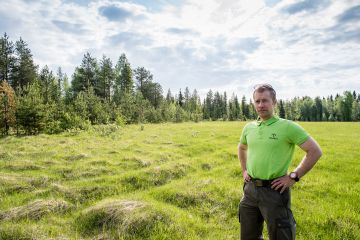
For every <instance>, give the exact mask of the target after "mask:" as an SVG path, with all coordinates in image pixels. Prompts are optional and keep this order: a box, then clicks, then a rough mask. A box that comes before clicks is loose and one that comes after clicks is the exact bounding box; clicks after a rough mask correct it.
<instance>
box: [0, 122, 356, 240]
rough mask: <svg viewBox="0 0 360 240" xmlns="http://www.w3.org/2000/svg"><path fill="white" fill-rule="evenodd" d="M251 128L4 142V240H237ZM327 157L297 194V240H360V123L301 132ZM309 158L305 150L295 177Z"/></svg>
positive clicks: (188, 127)
mask: <svg viewBox="0 0 360 240" xmlns="http://www.w3.org/2000/svg"><path fill="white" fill-rule="evenodd" d="M244 124H245V123H244V122H199V123H181V124H170V123H168V124H144V125H126V126H125V127H114V126H98V127H96V128H92V127H91V128H90V129H88V130H86V131H80V130H71V131H67V132H64V133H61V134H57V135H56V134H55V135H45V134H40V135H37V136H23V137H15V136H7V137H3V138H1V139H0V239H2V240H10V239H31V240H45V239H59V240H60V239H84V240H90V239H129V240H136V239H138V240H140V239H175V240H176V239H181V240H185V239H187V240H195V239H214V240H221V239H238V236H239V223H238V219H237V210H238V203H239V200H240V198H241V197H242V184H243V181H242V176H241V170H240V166H239V162H238V160H237V155H236V152H237V143H238V139H239V135H240V133H241V129H242V127H243V126H244ZM301 125H302V126H304V127H305V129H307V130H308V131H309V133H310V134H311V135H312V136H314V138H315V139H317V140H318V142H319V143H320V145H321V146H322V149H323V157H322V158H321V160H320V161H319V162H318V164H317V165H316V166H315V168H314V169H313V170H312V171H311V172H310V173H309V174H308V175H306V176H305V177H304V178H303V179H301V181H300V182H299V183H297V184H296V185H295V186H294V187H293V191H292V194H293V195H292V208H293V212H294V215H295V218H296V221H297V239H300V240H309V239H310V240H311V239H314V240H315V239H328V240H333V239H350V240H351V239H354V240H355V239H360V216H359V212H360V205H359V203H358V200H359V195H360V190H359V189H360V186H359V185H360V183H359V182H360V181H359V177H358V174H357V173H358V172H359V170H360V169H359V164H358V161H359V159H360V152H359V151H357V148H358V146H360V136H359V133H360V125H359V123H330V122H329V123H301ZM302 156H303V153H302V151H301V150H300V149H297V150H296V152H295V156H294V162H293V164H292V165H291V169H293V168H294V167H295V166H296V165H297V164H298V163H299V161H300V160H301V158H302Z"/></svg>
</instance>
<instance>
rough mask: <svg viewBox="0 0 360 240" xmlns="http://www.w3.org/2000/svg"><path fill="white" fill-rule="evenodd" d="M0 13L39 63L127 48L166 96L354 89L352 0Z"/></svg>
mask: <svg viewBox="0 0 360 240" xmlns="http://www.w3.org/2000/svg"><path fill="white" fill-rule="evenodd" d="M0 16H1V18H0V30H1V32H2V34H3V33H4V32H7V34H8V35H9V36H10V38H11V39H12V40H13V41H15V40H17V39H18V38H19V37H20V36H21V37H22V38H23V39H24V40H25V41H26V42H27V43H28V45H29V47H30V49H31V50H32V53H33V55H34V59H35V62H36V63H37V64H38V65H39V66H40V68H41V67H43V66H45V65H48V66H49V67H50V68H51V69H53V70H54V71H56V69H57V67H59V66H61V67H62V69H63V70H64V71H65V72H66V73H67V74H68V75H69V76H71V74H72V73H73V72H74V69H75V67H76V66H79V65H80V63H81V59H82V57H83V55H84V54H85V53H86V52H87V51H88V52H90V53H91V54H92V56H94V57H96V58H97V59H100V58H101V57H102V55H103V54H105V55H106V56H108V57H110V58H111V59H112V60H113V63H114V64H115V63H116V61H117V59H118V57H119V56H120V55H121V53H125V54H126V55H127V57H128V59H129V61H130V63H131V64H132V67H133V68H135V67H138V66H143V67H145V68H147V69H148V70H150V71H151V72H152V73H153V75H154V80H155V81H157V82H159V83H160V84H161V85H162V87H163V89H164V93H166V92H167V89H168V88H170V89H171V91H172V92H173V93H177V92H178V91H179V89H180V88H182V89H184V88H185V87H186V86H188V87H189V88H190V90H191V91H192V90H193V89H194V88H196V89H197V90H198V91H199V92H200V94H201V96H204V95H205V94H206V92H207V91H209V89H212V90H214V91H221V92H224V91H226V92H227V93H228V95H229V96H230V95H231V94H232V93H235V94H237V95H238V96H242V95H246V96H247V97H250V96H251V92H252V87H253V86H254V85H255V84H258V83H263V82H267V83H270V84H272V85H273V86H274V87H275V88H276V90H277V92H278V96H279V97H280V98H283V99H289V98H293V97H295V96H305V95H309V96H312V97H315V96H328V95H330V94H335V93H343V91H345V90H355V91H357V92H360V77H359V76H360V2H359V1H356V0H342V1H335V0H304V1H301V0H300V1H299V0H298V1H292V0H289V1H288V0H242V1H238V0H223V1H217V0H206V1H205V0H198V1H195V0H193V1H186V0H185V1H179V0H154V1H146V0H122V1H114V0H106V1H102V0H99V1H88V0H78V1H70V0H54V1H46V0H43V1H36V0H32V1H25V0H24V1H22V0H11V1H5V0H2V1H1V8H0Z"/></svg>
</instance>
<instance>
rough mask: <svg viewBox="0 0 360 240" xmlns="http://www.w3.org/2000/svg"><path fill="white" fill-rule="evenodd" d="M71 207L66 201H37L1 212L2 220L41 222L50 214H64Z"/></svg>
mask: <svg viewBox="0 0 360 240" xmlns="http://www.w3.org/2000/svg"><path fill="white" fill-rule="evenodd" d="M70 208H71V205H70V204H69V203H67V202H66V201H64V200H42V199H38V200H35V201H33V202H31V203H29V204H27V205H24V206H20V207H15V208H12V209H10V210H7V211H3V212H0V220H1V221H6V220H20V219H25V218H28V219H33V220H39V219H41V218H42V217H43V216H45V215H47V214H49V213H64V212H66V211H67V210H69V209H70Z"/></svg>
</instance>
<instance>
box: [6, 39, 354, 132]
mask: <svg viewBox="0 0 360 240" xmlns="http://www.w3.org/2000/svg"><path fill="white" fill-rule="evenodd" d="M70 81H71V84H70ZM0 104H1V105H0V129H1V133H2V134H5V135H7V134H9V133H17V134H37V133H40V132H45V133H59V132H62V131H64V130H67V129H74V128H78V129H87V128H89V127H90V126H91V125H93V124H109V123H115V124H118V125H124V124H129V123H145V122H150V123H159V122H182V121H194V122H198V121H202V120H223V121H226V120H229V121H235V120H244V121H245V120H249V119H255V118H256V117H257V115H256V112H255V109H254V106H253V104H252V100H251V99H249V101H248V100H247V99H246V97H245V96H242V98H241V100H239V99H238V97H237V95H235V94H232V96H231V97H230V98H229V99H228V96H227V94H226V92H224V93H220V92H218V91H215V92H213V91H212V90H209V91H208V93H207V94H206V96H205V98H204V99H203V101H201V99H200V96H199V94H198V92H197V90H196V89H194V90H193V91H190V89H189V88H188V87H186V88H185V89H184V90H182V89H180V90H179V92H177V93H176V94H173V93H172V92H171V90H170V89H169V90H168V91H167V93H166V94H164V93H163V89H162V86H161V85H160V84H159V83H157V82H156V81H154V77H153V75H152V73H151V72H150V71H149V70H147V69H146V68H145V67H136V68H132V67H131V64H130V62H129V60H128V59H127V57H126V55H125V54H124V53H123V54H121V55H120V56H119V58H118V60H117V62H116V63H115V64H113V63H112V61H111V59H110V58H108V57H106V56H105V55H103V56H102V58H101V59H99V60H98V59H96V58H94V57H92V56H91V54H90V53H88V52H87V53H86V54H85V55H84V56H83V59H82V62H81V64H80V65H79V66H78V67H76V69H75V71H74V73H73V75H72V76H71V78H70V79H69V77H68V76H67V75H66V74H64V73H63V71H62V69H61V67H59V68H58V70H57V71H56V73H54V72H53V71H51V70H50V69H49V68H48V66H44V67H43V68H41V69H39V67H38V66H37V65H36V64H35V63H34V60H33V56H32V53H31V50H30V48H29V47H28V45H27V43H26V42H25V41H24V40H23V39H22V38H20V39H19V40H17V41H16V42H15V43H14V42H12V41H11V40H9V37H8V35H7V34H6V33H5V34H4V35H3V36H2V37H1V38H0ZM277 111H278V115H279V116H280V117H283V118H287V119H291V120H299V121H359V120H360V94H357V93H356V92H355V91H353V92H351V91H345V92H344V93H343V95H339V94H337V95H336V96H335V97H333V96H328V97H327V98H325V97H322V98H320V97H316V98H315V99H312V98H311V97H308V96H305V97H301V98H300V97H295V98H293V99H291V100H286V101H283V100H279V102H278V104H277Z"/></svg>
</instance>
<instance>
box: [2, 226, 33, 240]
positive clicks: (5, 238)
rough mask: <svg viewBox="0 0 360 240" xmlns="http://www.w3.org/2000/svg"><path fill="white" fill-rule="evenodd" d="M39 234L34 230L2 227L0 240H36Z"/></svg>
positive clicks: (22, 227) (21, 227) (20, 227)
mask: <svg viewBox="0 0 360 240" xmlns="http://www.w3.org/2000/svg"><path fill="white" fill-rule="evenodd" d="M39 235H40V234H39V232H38V231H37V230H36V229H35V228H33V227H32V228H31V227H24V226H21V225H20V226H15V227H14V225H13V224H12V225H4V226H2V227H1V228H0V239H1V240H38V239H39V237H38V236H39Z"/></svg>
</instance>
